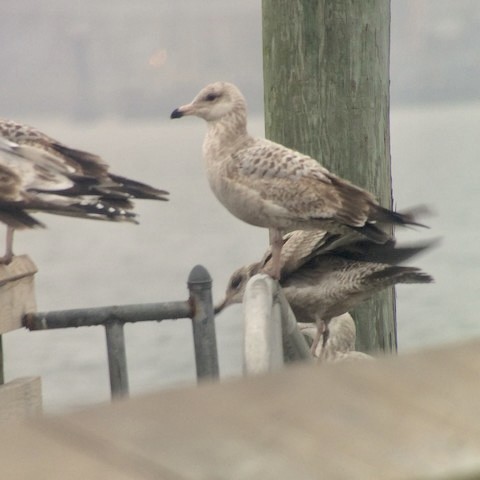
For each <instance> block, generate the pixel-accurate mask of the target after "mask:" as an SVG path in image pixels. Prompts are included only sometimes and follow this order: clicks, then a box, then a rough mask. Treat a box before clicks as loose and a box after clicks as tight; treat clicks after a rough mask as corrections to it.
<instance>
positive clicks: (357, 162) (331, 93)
mask: <svg viewBox="0 0 480 480" xmlns="http://www.w3.org/2000/svg"><path fill="white" fill-rule="evenodd" d="M262 10H263V55H264V60H263V62H264V88H265V130H266V135H267V137H268V138H270V139H272V140H274V141H277V142H280V143H282V144H284V145H286V146H288V147H290V148H294V149H296V150H299V151H301V152H303V153H306V154H308V155H311V156H312V157H313V158H315V159H317V160H318V161H319V162H320V163H321V164H322V165H324V166H325V167H327V168H328V169H329V170H331V171H333V172H334V173H336V174H338V175H340V176H341V177H344V178H347V179H349V180H351V181H353V182H354V183H355V184H357V185H360V186H362V187H364V188H366V189H367V190H369V191H371V192H372V193H374V194H375V195H376V196H377V198H378V199H379V201H380V203H381V204H382V205H384V206H386V207H391V205H392V193H391V170H390V132H389V100H390V98H389V73H388V71H389V49H390V0H364V1H361V2H337V1H335V0H263V3H262ZM353 316H354V318H355V323H356V326H357V349H358V350H362V351H372V350H384V351H387V352H388V351H396V346H397V345H396V343H397V342H396V322H395V296H394V290H393V289H390V290H388V291H386V292H384V293H382V294H379V295H377V296H376V297H375V298H373V299H372V300H370V301H368V302H366V303H365V304H364V305H362V306H360V307H359V308H357V309H356V310H355V311H354V312H353Z"/></svg>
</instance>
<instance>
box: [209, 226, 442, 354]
mask: <svg viewBox="0 0 480 480" xmlns="http://www.w3.org/2000/svg"><path fill="white" fill-rule="evenodd" d="M342 239H343V236H342V235H339V234H332V233H329V232H325V231H302V230H297V231H294V232H291V233H289V234H287V235H285V236H284V237H283V241H284V246H283V249H282V253H281V259H280V265H281V272H280V273H281V275H280V285H281V287H282V289H283V293H284V294H285V297H286V299H287V300H288V303H289V304H290V306H291V308H292V311H293V313H294V315H295V318H296V319H297V321H298V322H304V323H315V324H316V325H317V336H316V338H315V341H314V343H313V345H312V352H315V350H316V348H317V345H318V342H319V340H320V338H321V337H322V335H323V343H324V344H325V343H326V341H327V339H328V324H329V322H330V320H331V319H332V318H333V317H337V316H339V315H341V314H343V313H346V312H348V311H349V310H351V309H352V308H354V307H356V306H357V305H358V304H359V303H361V302H363V301H364V300H366V299H368V298H370V297H371V296H372V295H374V294H375V293H377V292H379V291H380V290H382V289H384V288H387V287H389V286H393V285H396V284H398V283H431V282H432V281H433V279H432V277H431V276H430V275H428V274H426V273H424V272H422V271H421V270H420V269H419V268H415V267H406V266H405V267H403V266H398V265H397V264H398V263H400V262H403V261H405V260H407V259H408V258H410V257H412V256H414V255H416V254H418V253H420V252H422V251H424V250H426V249H427V248H430V247H431V246H433V245H434V244H435V243H436V241H430V242H425V243H422V244H418V245H410V246H404V247H400V246H399V247H397V246H396V245H395V243H394V242H393V241H388V242H386V243H385V244H383V245H379V244H376V243H373V242H371V241H369V240H359V241H354V242H352V243H347V244H345V243H344V242H342ZM272 261H273V254H272V252H271V251H270V250H269V251H267V252H266V253H265V255H264V257H263V259H262V260H261V261H260V262H258V263H252V264H251V265H246V266H243V267H241V268H239V269H238V270H236V271H235V272H234V273H233V274H232V275H231V277H230V280H229V282H228V285H227V289H226V293H225V298H224V300H223V301H222V302H221V303H220V304H218V305H217V306H216V307H215V312H216V313H218V312H220V311H222V310H223V309H224V308H225V307H226V306H228V305H231V304H233V303H240V302H242V300H243V294H244V292H245V287H246V285H247V282H248V280H249V279H250V278H251V277H252V276H254V275H255V274H257V273H258V272H259V271H260V270H261V269H262V268H264V267H265V265H267V266H268V263H269V262H272Z"/></svg>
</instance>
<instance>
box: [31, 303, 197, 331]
mask: <svg viewBox="0 0 480 480" xmlns="http://www.w3.org/2000/svg"><path fill="white" fill-rule="evenodd" d="M191 316H192V315H191V307H190V303H189V302H188V301H181V302H164V303H143V304H137V305H113V306H110V307H97V308H77V309H72V310H57V311H53V312H40V313H27V314H26V315H25V316H24V318H23V324H24V326H25V327H26V328H28V329H29V330H47V329H51V328H69V327H89V326H95V325H105V324H106V323H107V322H109V321H117V322H121V323H127V322H146V321H152V320H153V321H160V320H169V319H170V320H173V319H177V318H191Z"/></svg>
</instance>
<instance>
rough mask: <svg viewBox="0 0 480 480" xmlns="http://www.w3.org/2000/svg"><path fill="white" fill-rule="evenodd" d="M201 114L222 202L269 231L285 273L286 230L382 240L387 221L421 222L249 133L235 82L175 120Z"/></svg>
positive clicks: (206, 93) (221, 85) (219, 86)
mask: <svg viewBox="0 0 480 480" xmlns="http://www.w3.org/2000/svg"><path fill="white" fill-rule="evenodd" d="M185 115H196V116H197V117H200V118H203V119H204V120H205V121H206V122H207V134H206V137H205V140H204V143H203V158H204V161H205V165H206V170H207V176H208V180H209V183H210V187H211V188H212V190H213V192H214V194H215V195H216V197H217V198H218V200H219V201H220V202H221V203H222V204H223V205H224V206H225V207H226V208H227V209H228V210H229V211H230V212H231V213H232V214H233V215H235V216H236V217H238V218H240V219H241V220H243V221H244V222H247V223H249V224H252V225H256V226H259V227H265V228H269V229H270V238H271V243H272V246H273V250H272V253H273V262H272V264H271V270H270V271H268V273H269V274H270V275H271V276H273V277H274V278H277V279H278V278H279V275H280V265H279V259H280V250H281V248H282V231H289V230H295V229H300V230H310V229H318V228H320V229H325V230H328V231H331V232H339V233H345V232H348V231H355V232H357V233H358V234H361V235H362V236H364V237H366V238H369V239H371V240H373V241H374V242H377V243H384V242H386V241H387V240H388V239H389V238H390V236H389V235H388V234H387V233H386V232H385V231H383V230H382V229H381V228H380V227H379V225H381V224H415V222H414V221H413V218H412V217H411V216H410V215H405V214H403V215H402V214H400V213H396V212H393V211H390V210H388V209H386V208H383V207H381V206H380V205H379V204H378V203H377V201H376V200H375V198H374V197H373V195H372V194H370V193H369V192H367V191H366V190H363V189H361V188H359V187H356V186H355V185H353V184H352V183H350V182H348V181H346V180H343V179H341V178H339V177H337V176H336V175H334V174H332V173H330V172H329V171H328V170H327V169H326V168H324V167H322V166H321V165H320V164H319V163H318V162H317V161H316V160H314V159H313V158H311V157H308V156H307V155H303V154H301V153H299V152H296V151H294V150H291V149H289V148H286V147H284V146H283V145H280V144H278V143H274V142H271V141H269V140H266V139H263V138H254V137H252V136H250V135H249V134H248V132H247V109H246V102H245V99H244V97H243V95H242V93H241V92H240V90H239V89H238V88H237V87H236V86H235V85H233V84H231V83H226V82H216V83H212V84H210V85H207V86H206V87H205V88H203V89H202V90H201V91H200V93H199V94H198V95H197V96H196V97H195V98H194V99H193V101H192V102H191V103H189V104H187V105H183V106H181V107H178V108H177V109H175V110H174V111H173V112H172V114H171V118H180V117H183V116H185Z"/></svg>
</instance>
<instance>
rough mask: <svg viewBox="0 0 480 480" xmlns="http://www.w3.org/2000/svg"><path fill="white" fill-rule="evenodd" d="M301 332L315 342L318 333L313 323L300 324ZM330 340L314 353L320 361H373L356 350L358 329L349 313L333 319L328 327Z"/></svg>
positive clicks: (370, 357) (369, 356)
mask: <svg viewBox="0 0 480 480" xmlns="http://www.w3.org/2000/svg"><path fill="white" fill-rule="evenodd" d="M298 328H299V330H300V332H301V333H302V334H303V335H304V336H305V337H307V338H308V340H309V341H310V342H313V341H314V340H315V338H316V335H317V332H316V328H315V326H314V325H312V324H311V323H298ZM328 331H329V335H328V340H327V341H326V342H325V344H324V345H319V346H318V347H317V350H316V351H315V352H314V356H315V357H317V359H318V360H320V361H322V362H326V363H337V362H351V361H357V360H373V357H372V356H371V355H368V354H366V353H363V352H358V351H357V350H355V341H356V338H357V329H356V327H355V322H354V321H353V318H352V316H351V315H350V314H349V313H344V314H343V315H339V316H338V317H333V318H332V319H331V320H330V323H329V325H328Z"/></svg>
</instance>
